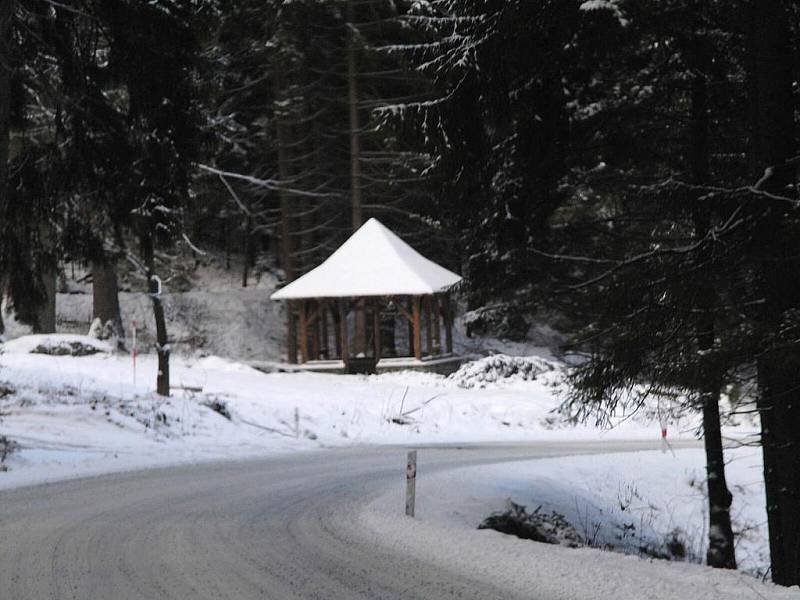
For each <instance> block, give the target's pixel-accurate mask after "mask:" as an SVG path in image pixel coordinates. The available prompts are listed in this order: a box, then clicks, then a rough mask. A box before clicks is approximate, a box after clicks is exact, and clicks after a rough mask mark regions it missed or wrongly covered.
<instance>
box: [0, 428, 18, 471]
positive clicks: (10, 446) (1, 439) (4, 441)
mask: <svg viewBox="0 0 800 600" xmlns="http://www.w3.org/2000/svg"><path fill="white" fill-rule="evenodd" d="M18 447H19V445H18V444H17V442H15V441H14V440H12V439H11V438H8V437H6V436H4V435H0V465H2V464H3V463H4V462H6V458H8V456H9V455H10V454H13V453H14V452H16V450H17V448H18Z"/></svg>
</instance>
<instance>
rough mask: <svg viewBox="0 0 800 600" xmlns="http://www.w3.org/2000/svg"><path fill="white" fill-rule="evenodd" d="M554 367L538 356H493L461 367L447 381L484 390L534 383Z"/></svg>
mask: <svg viewBox="0 0 800 600" xmlns="http://www.w3.org/2000/svg"><path fill="white" fill-rule="evenodd" d="M555 368H556V365H555V364H554V363H552V362H550V361H548V360H545V359H543V358H539V357H538V356H508V355H506V354H493V355H492V356H487V357H486V358H482V359H480V360H476V361H473V362H469V363H466V364H465V365H462V366H461V368H459V369H458V371H456V372H455V373H452V374H451V375H450V376H449V377H448V379H449V380H451V381H453V382H455V383H456V384H457V385H458V386H459V387H462V388H485V387H487V386H490V385H498V384H499V385H502V384H507V383H516V382H519V381H534V380H535V379H536V378H537V377H539V376H540V375H541V374H542V373H547V372H550V371H554V370H555Z"/></svg>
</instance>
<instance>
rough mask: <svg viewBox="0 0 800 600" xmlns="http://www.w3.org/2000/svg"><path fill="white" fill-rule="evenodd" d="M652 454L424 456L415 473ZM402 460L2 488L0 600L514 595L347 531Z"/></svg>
mask: <svg viewBox="0 0 800 600" xmlns="http://www.w3.org/2000/svg"><path fill="white" fill-rule="evenodd" d="M652 448H653V443H652V442H649V443H621V442H606V443H563V444H544V443H542V444H529V445H524V446H512V447H485V446H484V447H467V448H457V447H431V448H428V449H424V450H422V451H421V452H420V466H419V470H420V477H421V478H422V477H424V476H425V474H426V473H431V472H433V471H438V470H442V469H448V468H455V467H461V466H465V465H471V464H481V463H490V462H502V461H512V460H520V459H531V458H536V457H552V456H559V455H569V454H585V453H600V452H620V451H629V450H631V451H632V450H640V449H652ZM404 460H405V451H404V450H403V449H399V448H359V449H349V450H334V451H327V452H320V453H314V454H305V455H295V456H289V457H282V458H273V459H269V460H266V459H260V460H250V461H237V462H229V463H215V464H207V465H199V466H190V467H186V466H184V467H174V468H168V469H159V470H152V471H141V472H136V473H125V474H118V475H108V476H103V477H97V478H92V479H84V480H74V481H67V482H62V483H57V484H49V485H43V486H37V487H31V488H24V489H20V490H12V491H7V492H1V493H0V598H2V599H8V600H28V599H30V600H48V599H58V600H66V599H71V598H75V599H80V600H88V599H98V600H100V599H109V600H111V599H113V600H128V599H137V600H139V599H156V598H158V599H166V598H175V599H180V600H188V599H206V598H209V599H210V598H220V599H226V600H227V599H230V600H233V599H239V598H241V599H245V598H247V599H253V598H280V599H284V598H319V599H325V600H332V599H339V598H341V599H353V598H450V597H452V598H462V599H469V598H481V599H485V598H507V599H511V598H514V597H515V596H513V595H510V594H509V593H508V592H507V591H504V590H501V589H497V588H496V587H493V586H491V585H490V584H487V583H485V582H482V581H480V580H479V579H477V578H475V579H470V578H465V577H464V576H463V574H461V575H457V574H455V573H448V572H443V571H442V570H441V569H437V568H434V567H431V566H430V565H428V564H424V563H423V562H421V561H419V560H415V559H414V558H413V557H411V556H407V555H402V554H398V553H397V551H392V550H390V549H388V546H387V547H382V546H381V545H380V543H378V542H379V540H378V541H373V542H372V543H370V542H368V541H367V540H365V538H364V537H363V536H356V535H353V534H352V532H351V531H350V529H349V528H348V515H352V511H353V510H354V507H357V506H359V505H361V504H363V503H364V502H365V501H367V500H369V499H370V498H373V497H375V496H376V495H377V494H380V493H381V492H385V491H386V489H387V488H388V487H389V486H402V485H404V482H403V467H404ZM398 510H401V507H398Z"/></svg>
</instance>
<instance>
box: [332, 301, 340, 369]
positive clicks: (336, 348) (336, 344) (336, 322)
mask: <svg viewBox="0 0 800 600" xmlns="http://www.w3.org/2000/svg"><path fill="white" fill-rule="evenodd" d="M329 308H330V311H331V319H332V321H333V352H334V354H335V355H336V356H337V357H338V358H342V328H341V325H340V323H341V321H340V319H339V310H338V308H337V301H334V303H333V304H332V305H331V306H330V307H329Z"/></svg>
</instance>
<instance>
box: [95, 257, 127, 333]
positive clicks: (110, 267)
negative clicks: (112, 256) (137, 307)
mask: <svg viewBox="0 0 800 600" xmlns="http://www.w3.org/2000/svg"><path fill="white" fill-rule="evenodd" d="M94 319H100V322H101V323H102V324H103V325H106V324H108V323H110V324H111V325H110V328H111V333H113V335H115V336H116V337H117V343H118V344H122V343H123V340H124V339H125V330H124V329H123V327H122V315H121V314H120V310H119V287H118V285H117V268H116V264H115V263H113V262H110V261H108V260H95V261H93V262H92V320H94Z"/></svg>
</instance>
